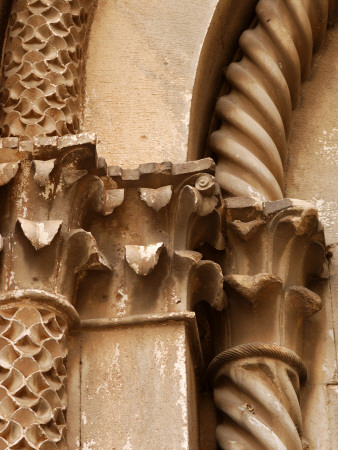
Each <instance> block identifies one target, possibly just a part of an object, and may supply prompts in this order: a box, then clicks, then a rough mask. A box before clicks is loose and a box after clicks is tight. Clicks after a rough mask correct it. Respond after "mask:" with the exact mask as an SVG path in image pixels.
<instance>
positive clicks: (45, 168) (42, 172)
mask: <svg viewBox="0 0 338 450" xmlns="http://www.w3.org/2000/svg"><path fill="white" fill-rule="evenodd" d="M55 161H56V159H49V160H47V161H40V160H35V161H33V163H34V167H35V174H34V180H35V181H36V183H37V184H38V185H39V186H41V187H43V186H46V185H47V184H48V182H49V175H50V174H51V172H52V170H53V169H54V166H55Z"/></svg>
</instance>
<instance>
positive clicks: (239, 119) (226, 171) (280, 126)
mask: <svg viewBox="0 0 338 450" xmlns="http://www.w3.org/2000/svg"><path fill="white" fill-rule="evenodd" d="M256 15H257V25H256V26H255V27H254V28H252V29H249V30H246V31H245V32H244V33H242V35H241V37H240V41H239V45H240V48H241V50H242V53H243V57H242V59H241V60H240V61H238V62H234V63H232V64H230V66H229V68H228V70H227V72H226V79H227V82H228V83H229V85H230V87H231V91H230V93H229V94H227V95H224V96H221V97H220V98H219V100H218V101H217V104H216V114H217V115H218V116H219V118H220V119H221V121H222V124H221V126H220V128H219V129H218V130H217V131H215V132H213V133H212V135H211V137H210V146H211V148H212V149H213V150H214V152H215V154H216V155H217V158H218V162H217V168H216V180H217V181H218V183H219V184H220V185H221V187H222V189H223V190H224V191H225V193H226V194H228V195H234V196H249V197H258V198H261V199H264V200H278V199H280V198H282V197H283V193H282V191H283V189H284V172H283V164H284V162H285V159H286V148H287V136H288V133H289V129H290V122H291V113H292V110H293V109H294V108H295V106H296V104H297V100H298V97H299V92H300V87H301V82H302V80H304V79H306V78H307V77H308V75H309V71H310V67H311V61H312V53H313V50H314V49H316V48H317V47H318V45H319V42H318V41H320V40H321V39H322V37H323V36H322V35H323V33H322V31H323V29H325V26H326V19H327V0H315V1H306V0H304V1H302V0H260V1H259V2H258V3H257V7H256Z"/></svg>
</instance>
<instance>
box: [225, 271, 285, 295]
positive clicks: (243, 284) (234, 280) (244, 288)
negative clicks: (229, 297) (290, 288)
mask: <svg viewBox="0 0 338 450" xmlns="http://www.w3.org/2000/svg"><path fill="white" fill-rule="evenodd" d="M224 281H225V283H226V285H227V286H229V287H230V288H231V289H233V290H234V291H236V292H237V293H238V294H239V295H241V296H242V297H244V298H246V299H248V300H249V301H254V300H255V299H256V298H258V297H260V296H262V295H264V294H265V293H266V292H267V291H269V293H271V292H272V291H273V290H280V289H282V286H283V282H282V280H281V279H280V278H279V277H276V276H274V275H270V274H268V273H260V274H257V275H226V276H225V277H224Z"/></svg>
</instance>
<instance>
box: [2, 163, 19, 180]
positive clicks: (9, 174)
mask: <svg viewBox="0 0 338 450" xmlns="http://www.w3.org/2000/svg"><path fill="white" fill-rule="evenodd" d="M18 169H19V163H18V162H8V163H2V164H0V186H3V185H5V184H7V183H9V182H10V181H11V179H12V178H14V177H15V175H16V173H17V171H18Z"/></svg>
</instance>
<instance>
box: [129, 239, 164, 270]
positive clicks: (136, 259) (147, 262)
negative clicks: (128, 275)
mask: <svg viewBox="0 0 338 450" xmlns="http://www.w3.org/2000/svg"><path fill="white" fill-rule="evenodd" d="M163 248H164V243H163V242H157V243H156V244H150V245H126V260H127V262H128V264H129V266H130V267H131V268H132V269H133V270H134V272H135V273H136V274H137V275H143V276H146V275H148V274H149V273H150V272H151V271H152V270H153V269H154V267H155V266H156V264H157V263H158V260H159V257H160V253H161V251H162V249H163Z"/></svg>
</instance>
